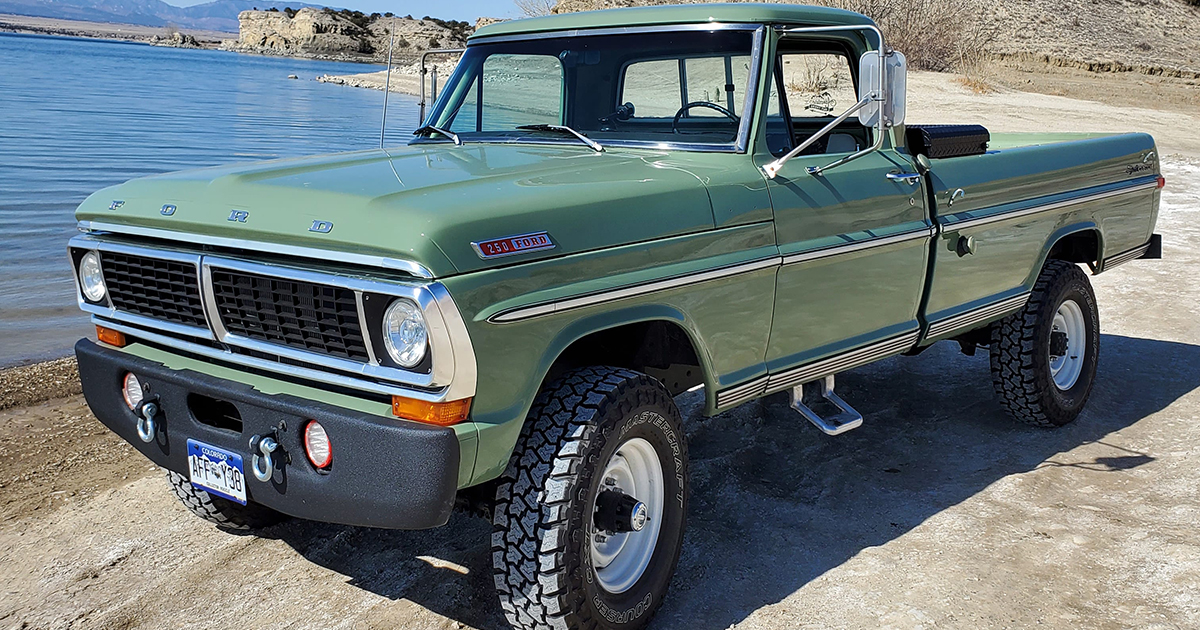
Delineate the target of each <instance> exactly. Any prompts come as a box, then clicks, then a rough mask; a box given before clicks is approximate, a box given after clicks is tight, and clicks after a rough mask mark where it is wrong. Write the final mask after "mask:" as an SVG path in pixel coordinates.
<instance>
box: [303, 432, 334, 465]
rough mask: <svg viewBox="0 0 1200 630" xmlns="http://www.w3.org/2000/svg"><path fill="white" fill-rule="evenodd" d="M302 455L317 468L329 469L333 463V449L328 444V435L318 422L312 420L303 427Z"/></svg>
mask: <svg viewBox="0 0 1200 630" xmlns="http://www.w3.org/2000/svg"><path fill="white" fill-rule="evenodd" d="M304 454H305V455H307V456H308V461H310V462H312V465H313V466H316V467H317V468H329V465H330V464H332V463H333V448H332V447H331V446H330V444H329V434H327V433H325V427H323V426H321V423H320V422H317V421H316V420H313V421H311V422H309V423H308V426H306V427H304Z"/></svg>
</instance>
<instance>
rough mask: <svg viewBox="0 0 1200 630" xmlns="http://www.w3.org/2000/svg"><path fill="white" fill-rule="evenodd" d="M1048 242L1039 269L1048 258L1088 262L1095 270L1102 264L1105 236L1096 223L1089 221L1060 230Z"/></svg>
mask: <svg viewBox="0 0 1200 630" xmlns="http://www.w3.org/2000/svg"><path fill="white" fill-rule="evenodd" d="M1047 243H1048V247H1047V248H1046V250H1045V251H1046V254H1045V256H1044V257H1043V258H1042V264H1041V265H1039V266H1038V271H1040V270H1041V268H1042V267H1044V266H1045V265H1046V261H1048V260H1063V261H1066V262H1072V263H1086V264H1087V265H1088V266H1089V267H1091V268H1092V270H1093V271H1094V270H1095V269H1096V267H1097V266H1098V265H1099V264H1100V254H1101V252H1102V251H1103V249H1102V248H1103V245H1104V236H1103V235H1102V234H1101V233H1100V228H1099V227H1097V226H1096V224H1094V223H1090V222H1089V223H1082V224H1076V225H1071V226H1067V227H1065V228H1063V229H1061V230H1058V231H1057V232H1055V233H1054V234H1053V235H1051V237H1050V238H1049V239H1047Z"/></svg>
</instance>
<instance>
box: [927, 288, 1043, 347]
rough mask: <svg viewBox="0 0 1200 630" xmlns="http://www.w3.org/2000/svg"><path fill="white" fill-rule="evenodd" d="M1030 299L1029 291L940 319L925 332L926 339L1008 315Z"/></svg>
mask: <svg viewBox="0 0 1200 630" xmlns="http://www.w3.org/2000/svg"><path fill="white" fill-rule="evenodd" d="M1028 301H1029V293H1022V294H1020V295H1014V296H1013V297H1010V298H1007V299H1004V300H1000V301H999V302H994V303H992V304H987V305H984V306H981V307H979V308H974V309H971V310H969V311H967V312H965V313H959V314H958V315H954V316H951V317H947V318H945V319H940V320H938V321H936V322H933V323H931V324H929V331H928V332H927V333H925V338H926V339H931V338H933V337H941V336H942V335H945V334H946V333H949V332H954V331H958V330H962V329H966V328H971V327H973V326H975V325H976V324H979V323H980V322H984V321H987V320H989V319H993V318H996V317H1000V316H1003V315H1008V314H1009V313H1012V312H1013V311H1017V310H1020V309H1021V308H1023V307H1024V306H1025V303H1026V302H1028Z"/></svg>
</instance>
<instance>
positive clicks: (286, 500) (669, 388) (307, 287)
mask: <svg viewBox="0 0 1200 630" xmlns="http://www.w3.org/2000/svg"><path fill="white" fill-rule="evenodd" d="M904 108H905V62H904V57H903V55H902V54H901V53H899V52H896V51H892V50H890V49H889V48H887V46H886V44H885V42H884V40H883V35H882V34H881V33H880V32H879V30H878V29H877V28H876V27H875V25H874V24H873V23H872V22H871V20H869V19H867V18H866V17H864V16H862V15H858V14H855V13H849V12H845V11H838V10H832V9H825V8H815V7H803V6H773V5H754V4H739V5H701V6H680V7H659V8H645V9H627V10H626V9H622V10H613V11H602V12H596V13H585V14H575V15H561V16H551V17H546V18H537V19H530V20H520V21H513V22H505V23H500V24H496V25H493V26H488V27H486V28H483V29H481V30H479V31H478V32H477V33H476V34H475V35H473V36H472V37H471V38H470V41H469V45H468V47H467V49H466V50H465V52H464V53H463V55H462V57H461V61H460V62H459V63H458V65H457V69H456V70H455V71H454V73H453V75H452V76H451V77H450V78H449V79H448V81H447V82H446V85H445V86H444V89H443V91H442V92H441V94H440V96H439V98H438V99H437V100H436V102H435V103H434V104H433V107H432V109H431V111H430V113H429V116H428V117H427V118H426V119H425V120H424V121H422V122H423V126H422V127H421V128H420V129H418V130H417V132H416V133H415V138H414V139H413V140H412V141H411V142H410V143H409V144H408V145H407V146H398V147H389V148H384V149H379V150H368V151H360V152H355V153H347V154H341V155H331V156H324V157H313V158H305V159H289V160H278V161H270V162H261V163H255V164H243V165H237V166H227V167H219V168H210V169H201V170H193V171H188V172H183V173H174V174H167V175H161V176H156V177H147V178H143V179H137V180H133V181H130V182H127V183H125V184H122V185H120V186H116V187H113V188H108V189H105V190H102V191H100V192H98V193H96V194H94V195H92V196H91V197H89V198H88V199H87V200H86V201H84V202H83V204H82V205H81V206H80V207H79V209H78V212H77V217H78V220H79V226H80V229H81V230H82V232H84V233H83V234H81V235H79V236H76V237H75V238H73V239H72V240H71V242H70V244H69V252H70V258H71V262H72V264H73V265H74V270H75V276H76V278H77V280H78V285H79V296H78V299H79V304H80V306H81V307H82V308H83V310H85V311H87V312H88V313H90V314H91V315H92V318H93V321H94V323H95V325H96V330H97V337H98V342H92V341H89V340H82V341H80V342H79V343H78V345H77V346H76V352H77V355H78V358H79V370H80V377H81V379H82V382H83V389H84V393H85V394H86V397H87V401H88V403H89V405H90V406H91V408H92V410H93V411H94V412H95V414H96V417H97V418H99V419H100V421H101V422H103V423H104V424H105V425H107V426H108V427H109V428H110V429H112V430H113V431H114V432H116V433H117V434H118V435H120V436H121V437H123V438H124V439H125V440H127V441H129V443H130V444H132V445H134V446H135V447H137V449H138V450H139V451H141V452H142V453H143V454H144V455H145V456H146V457H148V458H149V459H150V460H151V461H153V462H154V463H156V464H158V465H160V466H162V467H163V468H165V469H166V471H167V476H168V478H169V481H170V484H171V487H172V489H173V491H174V493H175V494H176V495H178V497H179V499H180V500H181V501H183V503H184V504H186V505H187V507H188V508H190V509H191V510H192V511H193V512H195V513H196V514H198V515H200V516H201V517H203V518H206V519H208V520H210V521H212V522H214V523H216V524H217V525H218V526H220V527H223V528H228V529H249V528H255V527H261V526H264V525H267V524H269V523H271V522H273V521H275V520H277V519H278V518H280V517H281V516H282V515H291V516H294V517H300V518H306V519H314V520H319V521H327V522H332V523H343V524H349V525H358V526H369V527H382V528H398V529H409V528H428V527H437V526H440V525H442V524H444V523H445V522H446V521H447V519H448V518H449V516H450V514H451V511H452V509H453V508H454V507H455V506H456V504H457V505H459V506H462V507H464V508H468V509H470V510H473V511H476V512H479V511H482V512H485V513H488V514H490V516H491V519H492V521H493V523H494V533H493V535H492V539H491V541H490V544H491V547H492V558H493V563H494V569H495V583H496V588H497V591H498V592H499V596H500V601H501V605H502V607H503V609H504V611H505V613H506V614H507V617H508V619H509V620H510V622H511V623H512V625H513V626H514V627H518V628H548V627H555V628H596V627H599V628H640V627H642V626H644V625H645V624H646V623H647V622H648V621H649V619H650V617H651V615H652V614H653V612H654V611H655V610H656V609H657V608H658V607H659V605H660V604H661V603H662V601H663V596H664V594H665V593H666V591H667V587H668V584H669V582H670V581H671V576H672V572H673V571H674V568H675V565H676V562H677V560H678V557H679V552H680V546H681V542H682V538H683V533H684V524H685V521H686V518H687V508H688V455H687V445H686V442H685V439H684V432H683V429H682V426H681V423H682V419H681V418H680V414H679V411H678V410H677V408H676V405H675V403H674V402H673V397H674V396H676V395H678V394H680V393H682V392H685V391H687V390H691V389H694V388H699V387H702V388H703V391H704V397H705V401H706V404H705V411H706V413H709V414H715V413H719V412H721V411H724V410H727V409H730V408H733V407H735V406H737V405H740V404H743V403H746V402H748V401H751V400H754V399H756V398H759V397H762V396H764V395H768V394H772V393H775V392H784V391H787V392H791V400H792V406H793V407H794V408H795V409H796V411H797V412H799V414H800V415H799V416H797V419H799V418H800V417H803V418H806V419H807V420H808V421H811V422H812V423H813V424H815V425H816V426H817V427H819V428H820V429H821V430H823V431H825V432H827V433H830V434H837V433H840V432H843V431H846V430H849V429H852V428H854V427H855V426H858V425H859V424H860V423H861V422H862V417H861V416H860V415H859V414H858V413H857V412H856V411H855V410H854V409H853V407H852V406H851V405H850V404H849V403H848V402H847V401H845V400H843V399H841V398H840V397H839V396H838V395H837V394H836V393H835V391H834V380H833V377H834V375H835V374H837V373H839V372H843V371H845V370H849V369H852V368H854V367H855V366H860V365H863V364H866V363H868V362H872V361H877V360H880V359H883V358H885V357H890V356H893V355H898V354H910V355H911V354H916V353H919V352H921V351H922V350H923V349H925V348H927V347H929V346H930V345H931V344H933V343H935V342H938V341H942V340H953V341H956V342H957V343H959V344H961V346H962V349H963V351H964V352H967V353H973V352H974V351H975V350H976V349H977V348H979V347H986V348H987V351H988V352H989V353H990V356H991V368H992V375H993V380H994V383H995V391H996V394H997V397H998V398H999V401H1000V404H1001V405H1002V406H1004V407H1005V408H1006V409H1007V410H1008V412H1009V413H1010V414H1011V415H1012V416H1013V417H1014V418H1015V419H1017V420H1019V421H1022V422H1026V423H1029V424H1033V425H1039V426H1045V427H1053V426H1058V425H1063V424H1066V423H1068V422H1071V421H1072V420H1073V419H1075V418H1076V416H1077V415H1078V414H1079V413H1080V410H1081V409H1082V408H1083V406H1084V404H1085V403H1086V401H1087V399H1088V394H1089V392H1090V390H1091V388H1092V383H1093V379H1094V376H1095V374H1096V369H1097V360H1098V357H1099V351H1100V345H1099V344H1100V335H1099V320H1098V317H1097V308H1096V299H1095V296H1094V295H1093V292H1092V289H1091V287H1090V284H1089V282H1088V279H1087V276H1086V274H1085V273H1084V270H1083V266H1084V265H1086V266H1087V267H1089V268H1090V270H1091V271H1092V272H1094V273H1101V272H1104V271H1106V270H1108V269H1111V268H1113V267H1114V266H1116V265H1119V264H1121V263H1124V262H1127V261H1130V260H1132V259H1135V258H1139V257H1142V258H1154V257H1157V256H1158V255H1159V252H1160V249H1161V246H1160V241H1159V239H1158V238H1157V236H1156V235H1154V231H1153V230H1154V225H1155V219H1156V215H1157V209H1158V204H1159V189H1160V188H1161V187H1162V185H1163V178H1162V177H1161V176H1160V174H1159V162H1158V156H1157V155H1156V151H1155V145H1154V142H1153V140H1152V139H1151V138H1150V137H1149V136H1146V135H1142V134H1126V135H1095V136H1087V137H1078V138H1074V139H1070V138H1065V137H1055V136H1046V135H1035V134H1031V135H999V134H998V135H995V136H990V135H989V134H988V132H987V130H986V129H983V128H981V127H974V126H953V127H947V126H916V125H905V123H904V117H905V116H904Z"/></svg>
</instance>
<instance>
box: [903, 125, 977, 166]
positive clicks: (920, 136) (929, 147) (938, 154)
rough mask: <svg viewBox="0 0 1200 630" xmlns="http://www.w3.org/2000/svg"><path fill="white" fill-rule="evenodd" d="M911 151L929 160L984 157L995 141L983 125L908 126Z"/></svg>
mask: <svg viewBox="0 0 1200 630" xmlns="http://www.w3.org/2000/svg"><path fill="white" fill-rule="evenodd" d="M906 135H907V140H908V150H909V152H910V153H912V154H913V155H924V156H925V157H928V158H930V159H937V158H952V157H962V156H964V155H982V154H984V153H987V145H988V141H990V140H991V139H992V136H991V134H989V133H988V130H987V128H985V127H983V126H982V125H909V126H908V128H907V131H906Z"/></svg>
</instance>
